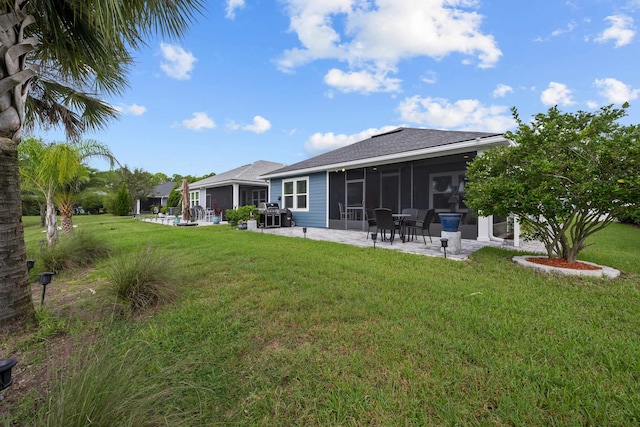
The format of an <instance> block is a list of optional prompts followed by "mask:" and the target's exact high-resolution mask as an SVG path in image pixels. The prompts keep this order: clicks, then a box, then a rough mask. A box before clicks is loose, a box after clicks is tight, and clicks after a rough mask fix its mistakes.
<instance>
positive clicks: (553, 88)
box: [540, 82, 575, 106]
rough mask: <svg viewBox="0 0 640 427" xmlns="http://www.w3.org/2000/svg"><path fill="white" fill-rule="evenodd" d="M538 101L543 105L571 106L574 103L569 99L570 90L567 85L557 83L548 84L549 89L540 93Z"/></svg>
mask: <svg viewBox="0 0 640 427" xmlns="http://www.w3.org/2000/svg"><path fill="white" fill-rule="evenodd" d="M540 101H542V103H543V104H544V105H550V106H553V105H565V106H566V105H573V104H575V102H574V101H573V100H572V99H571V90H570V89H569V88H568V87H567V85H565V84H562V83H557V82H551V83H549V87H548V88H547V89H545V90H544V91H542V95H540Z"/></svg>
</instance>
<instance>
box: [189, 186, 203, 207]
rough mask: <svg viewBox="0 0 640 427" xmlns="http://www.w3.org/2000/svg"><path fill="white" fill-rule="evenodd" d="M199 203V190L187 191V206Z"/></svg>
mask: <svg viewBox="0 0 640 427" xmlns="http://www.w3.org/2000/svg"><path fill="white" fill-rule="evenodd" d="M199 204H200V190H197V191H189V207H191V208H192V207H194V206H198V205H199Z"/></svg>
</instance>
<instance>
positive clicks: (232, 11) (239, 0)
mask: <svg viewBox="0 0 640 427" xmlns="http://www.w3.org/2000/svg"><path fill="white" fill-rule="evenodd" d="M243 7H244V0H227V8H226V11H227V14H226V15H225V16H226V18H227V19H235V18H236V9H242V8H243Z"/></svg>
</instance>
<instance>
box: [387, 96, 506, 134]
mask: <svg viewBox="0 0 640 427" xmlns="http://www.w3.org/2000/svg"><path fill="white" fill-rule="evenodd" d="M398 110H399V111H400V118H401V119H402V120H404V121H407V122H411V123H417V124H419V125H421V126H426V127H430V128H437V129H450V130H476V131H478V130H479V131H487V132H505V131H506V130H507V129H509V128H511V127H513V126H515V121H514V120H513V118H512V116H511V112H510V111H509V108H507V107H505V106H502V105H489V106H486V105H482V103H481V102H480V101H478V100H477V99H460V100H458V101H456V102H454V103H453V104H451V103H450V102H449V101H448V100H446V99H442V98H422V97H420V96H413V97H411V98H406V99H405V100H404V101H402V102H401V103H400V105H399V107H398Z"/></svg>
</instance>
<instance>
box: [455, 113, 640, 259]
mask: <svg viewBox="0 0 640 427" xmlns="http://www.w3.org/2000/svg"><path fill="white" fill-rule="evenodd" d="M625 108H627V105H625V106H624V107H623V108H622V109H614V108H613V107H612V106H608V107H603V108H601V109H600V110H599V111H597V112H595V113H590V112H584V111H578V112H577V113H562V112H560V111H559V110H558V109H557V107H554V108H550V109H549V111H548V112H547V113H546V114H537V115H536V116H535V118H534V120H533V121H531V122H523V121H522V120H520V118H519V117H518V115H517V111H516V110H515V109H514V110H513V113H514V117H515V119H516V121H517V122H518V129H517V130H516V131H515V132H507V133H506V134H505V137H506V138H507V139H510V140H511V141H514V142H515V143H516V144H517V145H516V146H515V147H500V148H497V149H495V150H490V151H487V152H485V153H484V154H483V155H482V156H479V157H477V158H476V159H475V160H474V161H473V162H472V163H471V164H470V165H469V168H468V171H467V177H468V178H469V185H468V186H467V192H466V199H465V203H466V204H467V206H469V207H470V208H472V209H474V210H475V211H476V212H478V213H479V214H482V215H501V216H506V215H509V214H515V215H518V217H519V218H520V221H521V222H522V224H523V229H524V230H528V231H529V232H530V236H531V237H533V238H534V239H536V240H540V241H542V242H544V244H545V247H546V249H547V252H548V255H549V256H550V257H551V256H558V257H562V258H566V259H568V260H569V261H574V260H575V259H576V258H577V255H578V253H579V252H580V251H581V250H583V249H584V248H585V247H586V246H585V240H586V239H587V237H589V236H590V235H592V234H593V233H595V232H597V231H599V230H601V229H602V228H604V227H606V226H607V225H609V224H610V223H611V222H613V221H614V220H615V219H616V217H618V216H619V215H622V214H624V213H625V212H633V211H635V209H638V208H640V198H639V197H638V194H640V168H639V167H638V165H640V126H623V125H621V124H620V123H618V121H619V120H620V119H621V118H623V117H624V116H625V115H626V111H625Z"/></svg>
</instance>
